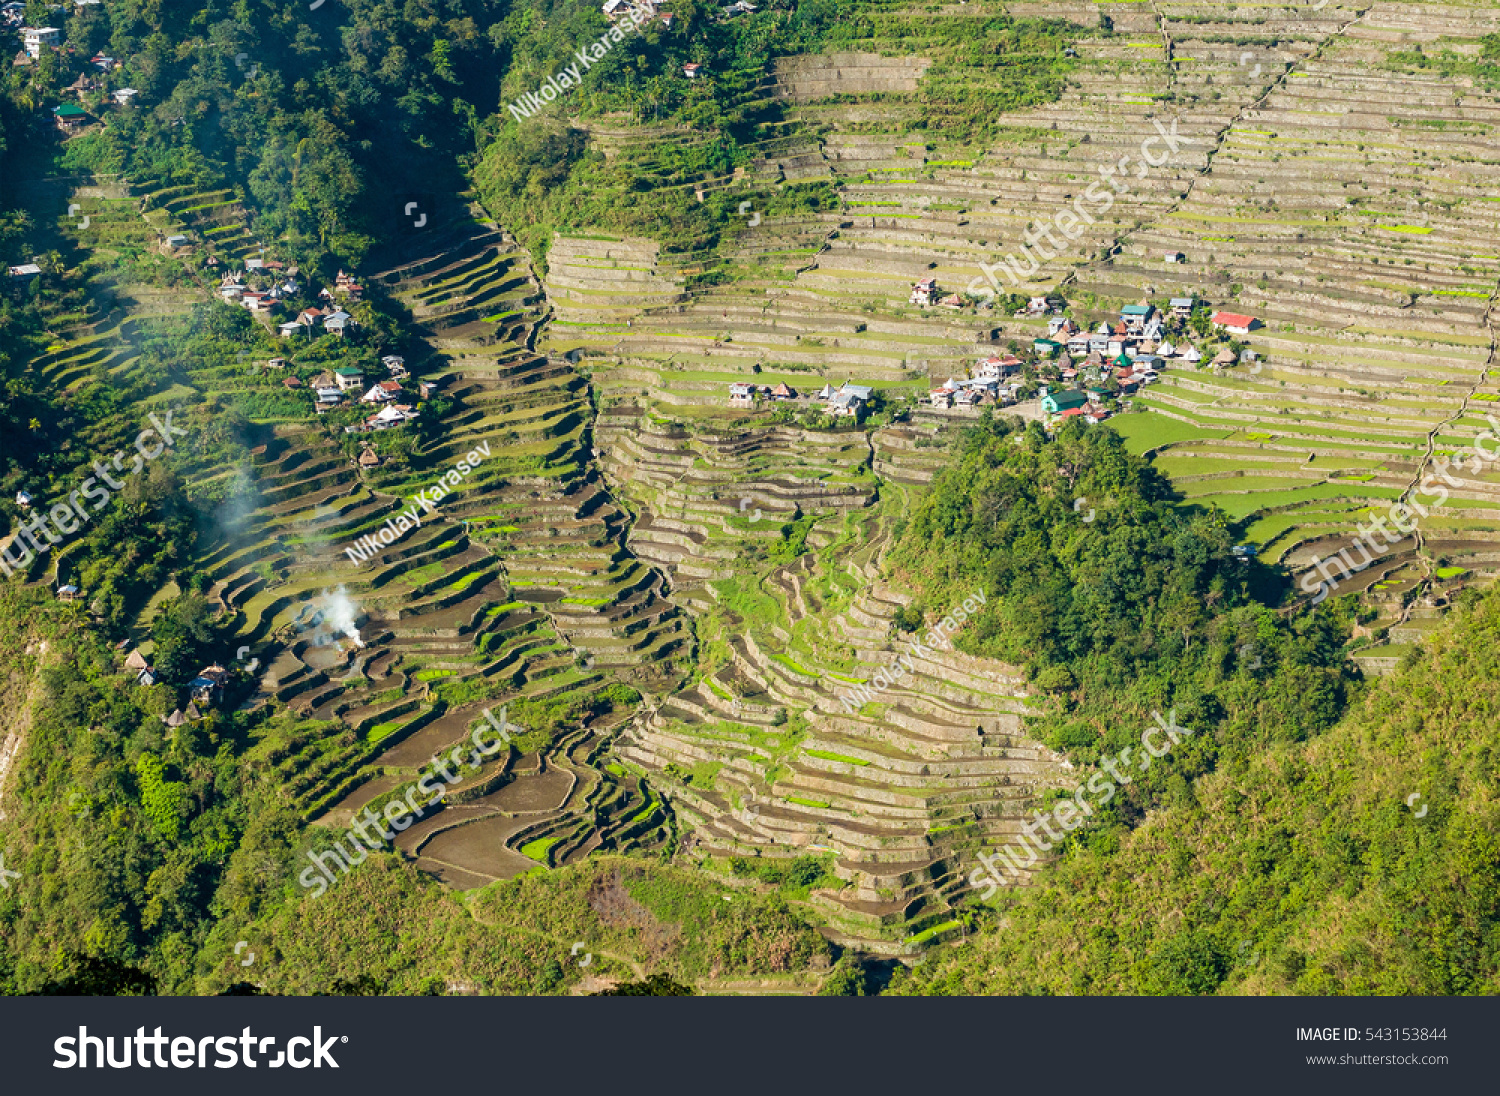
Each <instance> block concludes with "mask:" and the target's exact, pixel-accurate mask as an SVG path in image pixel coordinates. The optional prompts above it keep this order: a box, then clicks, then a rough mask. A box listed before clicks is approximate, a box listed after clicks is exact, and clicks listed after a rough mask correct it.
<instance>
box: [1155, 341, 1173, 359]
mask: <svg viewBox="0 0 1500 1096" xmlns="http://www.w3.org/2000/svg"><path fill="white" fill-rule="evenodd" d="M1156 353H1157V355H1158V356H1160V357H1163V358H1170V357H1171V356H1172V355H1173V354H1175V353H1177V348H1176V347H1175V346H1173V345H1172V344H1171V343H1169V342H1164V343H1160V344H1159V345H1158V346H1157V348H1156Z"/></svg>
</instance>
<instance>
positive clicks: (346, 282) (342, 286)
mask: <svg viewBox="0 0 1500 1096" xmlns="http://www.w3.org/2000/svg"><path fill="white" fill-rule="evenodd" d="M364 291H365V290H364V286H362V285H360V284H359V283H358V282H356V281H355V280H354V279H353V278H352V277H350V276H349V275H348V274H345V273H344V272H343V271H342V270H340V271H339V272H338V275H337V276H336V277H335V278H334V279H333V295H334V296H336V297H348V298H349V299H350V300H353V301H357V300H359V298H360V296H361V295H362V294H363V293H364ZM324 292H325V293H326V292H327V290H324Z"/></svg>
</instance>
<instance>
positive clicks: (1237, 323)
mask: <svg viewBox="0 0 1500 1096" xmlns="http://www.w3.org/2000/svg"><path fill="white" fill-rule="evenodd" d="M1211 322H1212V323H1213V324H1214V326H1215V327H1222V328H1223V329H1224V330H1225V331H1227V332H1229V333H1230V334H1231V335H1248V334H1250V329H1251V328H1252V327H1254V326H1255V325H1256V323H1257V322H1258V321H1257V320H1256V318H1255V317H1254V316H1245V315H1242V314H1241V313H1239V312H1215V313H1214V314H1213V316H1212V317H1211Z"/></svg>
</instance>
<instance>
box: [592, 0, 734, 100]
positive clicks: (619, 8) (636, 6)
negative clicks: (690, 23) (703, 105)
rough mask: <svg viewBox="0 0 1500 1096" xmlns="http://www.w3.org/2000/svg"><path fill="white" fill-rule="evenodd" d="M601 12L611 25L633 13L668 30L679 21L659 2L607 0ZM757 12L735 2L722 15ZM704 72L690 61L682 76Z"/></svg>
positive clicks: (727, 16) (699, 66) (730, 17)
mask: <svg viewBox="0 0 1500 1096" xmlns="http://www.w3.org/2000/svg"><path fill="white" fill-rule="evenodd" d="M600 10H601V11H603V12H604V17H605V18H606V19H608V20H609V21H610V22H611V23H618V22H619V21H620V20H622V19H624V18H625V16H627V15H629V14H630V13H631V12H633V11H636V12H639V11H644V12H645V13H646V14H645V15H644V16H637V17H636V20H637V22H639V23H643V22H644V21H645V20H646V19H655V20H656V21H657V22H659V23H661V25H662V26H664V27H666V28H667V29H668V30H671V29H672V24H673V23H674V22H676V21H677V16H675V15H673V14H672V13H671V12H669V11H662V10H661V7H660V5H659V4H658V3H657V0H606V2H605V4H604V6H603V7H602V8H601V9H600ZM756 10H757V9H756V7H755V5H753V4H751V3H748V2H747V0H735V2H734V3H733V4H730V5H729V6H728V7H727V8H725V9H723V12H722V14H723V15H724V17H725V18H726V19H732V18H734V17H735V16H736V15H740V14H743V13H745V12H751V11H756ZM702 71H703V66H702V65H701V64H699V63H698V62H697V61H690V62H689V63H687V64H685V65H683V66H682V74H683V75H684V76H686V77H687V78H688V79H689V80H693V79H696V78H697V76H698V74H699V73H700V72H702Z"/></svg>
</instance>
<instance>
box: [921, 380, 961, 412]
mask: <svg viewBox="0 0 1500 1096" xmlns="http://www.w3.org/2000/svg"><path fill="white" fill-rule="evenodd" d="M957 391H958V386H957V385H956V384H955V383H954V382H953V378H952V377H949V378H948V380H947V381H945V382H944V383H943V385H942V387H940V388H934V389H933V390H932V391H931V392H929V393H927V402H928V403H930V404H932V406H933V407H938V408H942V409H944V410H947V409H948V408H950V407H952V406H953V395H954V393H955V392H957Z"/></svg>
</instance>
